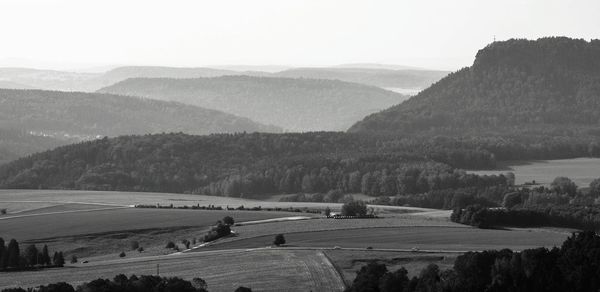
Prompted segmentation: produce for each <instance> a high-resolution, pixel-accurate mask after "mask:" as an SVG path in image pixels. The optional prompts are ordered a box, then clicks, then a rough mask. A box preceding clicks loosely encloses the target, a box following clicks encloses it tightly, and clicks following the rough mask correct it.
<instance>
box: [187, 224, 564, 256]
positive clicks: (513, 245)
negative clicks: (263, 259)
mask: <svg viewBox="0 0 600 292" xmlns="http://www.w3.org/2000/svg"><path fill="white" fill-rule="evenodd" d="M568 236H569V234H568V233H567V232H556V231H546V230H537V229H532V230H522V229H521V230H497V229H477V228H454V227H436V226H432V227H425V226H420V227H412V226H406V227H388V228H377V227H373V228H362V229H346V230H344V229H340V230H329V231H314V232H295V233H286V234H285V239H286V246H292V247H322V248H331V247H334V246H339V247H342V248H367V247H369V246H370V247H373V248H375V249H412V248H418V249H420V250H440V251H472V250H475V251H478V250H488V249H503V248H510V249H513V250H522V249H526V248H535V247H540V246H545V247H553V246H560V245H561V244H562V242H563V241H564V240H565V239H566V238H567V237H568ZM272 242H273V236H272V235H265V236H257V237H251V238H246V239H232V240H231V241H228V242H220V243H216V244H214V245H212V246H210V247H209V248H210V249H235V248H255V247H265V246H269V245H271V244H272ZM198 250H202V249H198Z"/></svg>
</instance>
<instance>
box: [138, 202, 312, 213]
mask: <svg viewBox="0 0 600 292" xmlns="http://www.w3.org/2000/svg"><path fill="white" fill-rule="evenodd" d="M135 207H136V208H148V209H182V210H188V209H190V210H217V211H223V210H227V211H272V212H294V213H312V214H319V213H321V210H319V209H309V208H293V207H288V208H280V207H275V208H270V207H269V208H263V207H262V206H257V207H244V205H240V206H238V207H236V208H233V207H229V206H227V207H225V208H223V207H221V206H215V205H208V206H200V204H198V205H192V206H187V205H183V206H173V204H170V205H166V206H163V205H159V204H157V205H144V204H140V205H135Z"/></svg>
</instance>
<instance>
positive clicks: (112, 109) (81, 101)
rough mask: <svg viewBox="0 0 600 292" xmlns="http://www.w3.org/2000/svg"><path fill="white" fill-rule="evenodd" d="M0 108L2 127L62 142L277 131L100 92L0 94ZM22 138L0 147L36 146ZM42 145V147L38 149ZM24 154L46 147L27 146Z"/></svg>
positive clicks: (176, 105)
mask: <svg viewBox="0 0 600 292" xmlns="http://www.w3.org/2000/svg"><path fill="white" fill-rule="evenodd" d="M0 105H1V106H0V125H1V127H2V128H4V129H19V131H21V132H24V133H35V134H36V135H39V136H49V137H53V138H54V139H57V140H66V141H67V142H73V141H81V140H87V139H92V138H96V137H101V136H118V135H125V134H146V133H162V132H179V131H182V132H186V133H194V134H210V133H233V132H243V131H247V132H255V131H261V132H279V131H281V130H280V129H279V128H276V127H272V126H264V125H261V124H258V123H255V122H253V121H251V120H249V119H247V118H241V117H237V116H234V115H231V114H226V113H223V112H220V111H216V110H209V109H204V108H200V107H197V106H191V105H184V104H180V103H176V102H165V101H158V100H147V99H142V98H134V97H123V96H116V95H109V94H99V93H79V92H59V91H43V90H11V89H0ZM21 132H19V133H21ZM25 136H26V135H25V134H23V135H20V136H19V135H16V134H14V133H13V134H11V135H4V136H2V137H0V139H1V141H0V146H1V145H10V144H11V143H12V144H15V143H16V144H15V145H20V144H23V143H25V142H27V141H32V142H35V143H37V142H36V141H34V140H35V139H33V138H31V139H29V138H27V139H28V140H23V139H22V138H23V137H25ZM15 137H17V138H19V139H17V140H18V141H17V140H15V139H13V138H15ZM36 139H37V138H36ZM37 140H41V139H37ZM11 141H12V142H11ZM19 141H23V142H19ZM65 143H66V142H65ZM58 144H61V143H54V144H53V143H49V144H48V145H51V146H52V147H54V146H56V145H58ZM43 145H46V144H43V143H42V144H40V145H37V146H43ZM34 146H35V145H34ZM8 149H9V148H4V150H0V151H5V152H6V151H10V153H16V154H25V153H30V152H31V151H20V152H19V151H17V152H15V151H12V150H8ZM11 149H13V148H12V147H11ZM23 149H24V150H27V149H32V150H46V149H48V148H44V147H41V149H38V148H35V147H33V146H32V147H25V148H23ZM5 156H11V155H8V154H7V155H5ZM13 156H14V155H13ZM12 158H15V157H12Z"/></svg>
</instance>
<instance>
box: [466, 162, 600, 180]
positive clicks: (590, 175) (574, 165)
mask: <svg viewBox="0 0 600 292" xmlns="http://www.w3.org/2000/svg"><path fill="white" fill-rule="evenodd" d="M504 168H505V169H504V170H491V171H471V172H472V173H476V174H480V175H490V174H501V173H506V172H514V174H515V179H516V183H517V184H523V183H526V182H531V181H533V180H535V181H536V183H539V184H544V185H549V184H550V183H551V182H552V181H553V180H554V178H556V177H557V176H566V177H568V178H570V179H572V180H573V181H574V182H575V183H576V184H577V185H578V186H579V187H587V186H588V185H589V184H590V182H592V180H594V179H596V178H598V177H600V158H574V159H558V160H538V161H515V162H512V163H508V165H506V166H505V167H504Z"/></svg>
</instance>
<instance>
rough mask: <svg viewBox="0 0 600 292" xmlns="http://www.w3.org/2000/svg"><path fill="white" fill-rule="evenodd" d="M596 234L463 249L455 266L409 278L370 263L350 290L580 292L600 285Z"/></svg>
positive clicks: (599, 250) (403, 272)
mask: <svg viewBox="0 0 600 292" xmlns="http://www.w3.org/2000/svg"><path fill="white" fill-rule="evenodd" d="M599 262H600V237H599V236H598V235H596V234H595V233H594V232H581V233H575V234H573V235H572V236H571V237H569V238H568V239H567V240H566V241H565V242H564V243H563V244H562V246H561V247H560V248H553V249H550V250H549V249H546V248H536V249H528V250H524V251H522V252H513V251H511V250H508V249H504V250H500V251H497V250H492V251H484V252H468V253H465V254H463V255H461V256H459V257H458V258H457V259H456V261H455V263H454V267H453V268H452V269H450V270H447V271H440V269H439V267H438V266H436V265H434V264H432V265H429V266H428V267H427V268H425V269H424V270H423V271H421V273H420V275H419V276H417V277H413V278H411V279H409V278H408V277H407V273H406V270H404V269H403V268H401V269H399V270H397V271H394V272H390V271H388V270H387V268H386V266H385V265H383V264H378V263H370V264H368V265H367V266H364V267H362V268H361V270H360V271H359V272H358V274H357V276H356V279H355V280H354V282H353V284H352V286H351V287H349V288H348V289H347V291H349V292H359V291H361V292H362V291H372V292H392V291H394V292H395V291H399V292H400V291H401V292H405V291H408V292H412V291H431V292H436V291H445V292H459V291H460V292H480V291H486V292H496V291H498V292H499V291H517V292H521V291H522V292H525V291H530V292H536V291H549V292H562V291H572V292H585V291H598V289H600V268H599V267H598V263H599Z"/></svg>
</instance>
